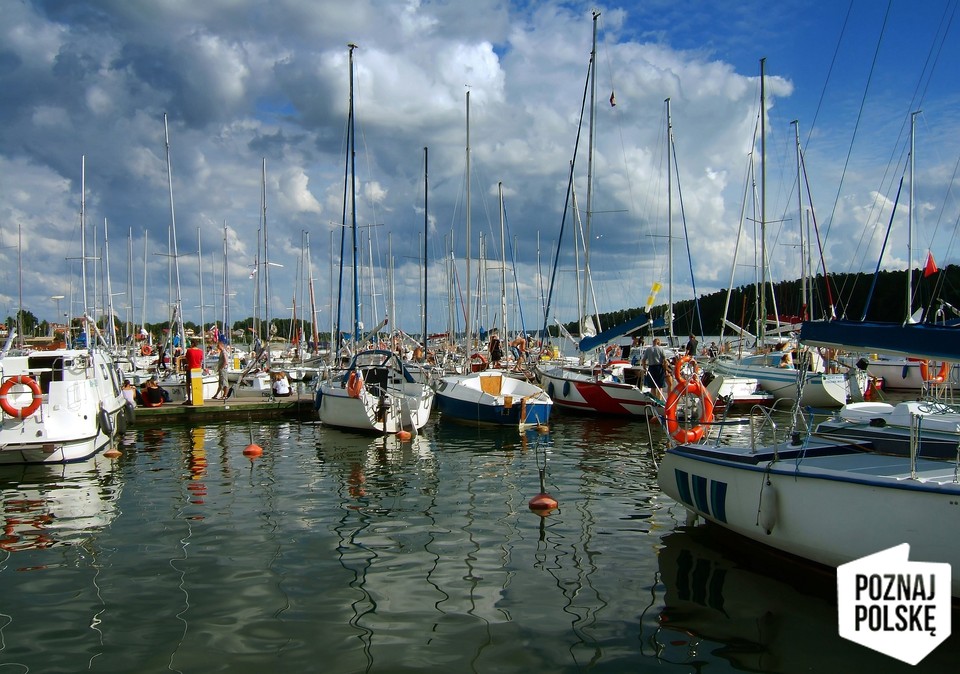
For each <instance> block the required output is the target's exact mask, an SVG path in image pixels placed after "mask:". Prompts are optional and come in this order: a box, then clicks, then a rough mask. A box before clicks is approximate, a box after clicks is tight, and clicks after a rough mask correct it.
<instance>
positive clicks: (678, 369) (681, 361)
mask: <svg viewBox="0 0 960 674" xmlns="http://www.w3.org/2000/svg"><path fill="white" fill-rule="evenodd" d="M687 363H693V371H694V372H696V371H697V361H696V360H694V358H693V356H691V355H686V356H681V357H680V358H677V362H676V363H674V365H673V376H674V377H675V378H676V380H677V383H678V384H686V383H687V380H688V379H689V377H684V376H683V366H684V365H686V364H687Z"/></svg>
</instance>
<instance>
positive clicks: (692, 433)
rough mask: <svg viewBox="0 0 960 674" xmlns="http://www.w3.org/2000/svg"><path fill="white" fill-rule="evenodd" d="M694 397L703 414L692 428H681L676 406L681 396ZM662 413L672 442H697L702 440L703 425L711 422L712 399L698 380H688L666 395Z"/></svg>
mask: <svg viewBox="0 0 960 674" xmlns="http://www.w3.org/2000/svg"><path fill="white" fill-rule="evenodd" d="M686 395H694V396H697V397H698V398H700V401H701V403H702V404H703V414H701V415H700V423H698V424H697V425H696V426H694V427H693V428H681V427H680V424H679V422H678V421H677V404H678V403H679V402H680V398H681V396H686ZM664 412H665V414H666V418H667V432H668V433H669V434H670V437H672V438H673V439H674V440H676V441H677V442H679V443H691V442H699V441H700V440H701V439H702V438H703V434H704V431H705V428H704V424H708V423H710V422H711V421H713V399H712V398H711V397H710V394H709V393H708V392H707V389H706V388H704V386H703V384H701V383H700V380H699V379H690V380H688V381H686V382H683V383H680V384H677V385H676V387H674V388H673V390H671V391H670V393H668V394H667V404H666V406H665V409H664Z"/></svg>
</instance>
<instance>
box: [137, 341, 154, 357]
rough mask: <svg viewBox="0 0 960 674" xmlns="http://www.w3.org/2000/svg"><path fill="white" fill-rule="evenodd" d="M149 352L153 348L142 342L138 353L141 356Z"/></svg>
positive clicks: (151, 351)
mask: <svg viewBox="0 0 960 674" xmlns="http://www.w3.org/2000/svg"><path fill="white" fill-rule="evenodd" d="M151 353H153V349H152V348H151V346H150V345H149V344H143V345H142V346H141V347H140V355H141V356H149V355H150V354H151Z"/></svg>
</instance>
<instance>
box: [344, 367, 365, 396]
mask: <svg viewBox="0 0 960 674" xmlns="http://www.w3.org/2000/svg"><path fill="white" fill-rule="evenodd" d="M362 390H363V377H362V376H360V375H359V374H357V371H356V370H353V371H352V372H351V373H350V377H349V378H348V379H347V395H349V396H350V397H351V398H359V397H360V391H362Z"/></svg>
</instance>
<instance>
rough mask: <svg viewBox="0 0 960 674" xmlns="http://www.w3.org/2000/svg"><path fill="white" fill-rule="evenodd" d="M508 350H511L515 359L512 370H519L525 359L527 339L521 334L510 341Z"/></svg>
mask: <svg viewBox="0 0 960 674" xmlns="http://www.w3.org/2000/svg"><path fill="white" fill-rule="evenodd" d="M510 350H511V351H513V357H514V358H516V359H517V362H516V364H515V365H514V366H513V369H514V371H516V372H519V371H520V370H521V369H522V368H523V365H524V363H525V362H526V360H527V339H526V337H524V336H523V335H522V334H520V335H517V338H516V339H515V340H513V341H512V342H510Z"/></svg>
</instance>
